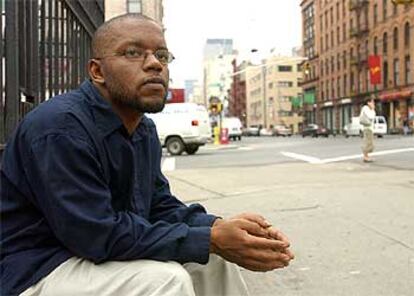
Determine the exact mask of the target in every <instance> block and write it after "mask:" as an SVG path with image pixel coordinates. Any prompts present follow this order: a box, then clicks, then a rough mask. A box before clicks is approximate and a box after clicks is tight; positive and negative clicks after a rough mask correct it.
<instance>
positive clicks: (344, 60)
mask: <svg viewBox="0 0 414 296" xmlns="http://www.w3.org/2000/svg"><path fill="white" fill-rule="evenodd" d="M342 59H343V63H344V70H345V69H346V50H344V55H343V57H342Z"/></svg>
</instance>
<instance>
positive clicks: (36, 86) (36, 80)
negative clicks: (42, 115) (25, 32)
mask: <svg viewBox="0 0 414 296" xmlns="http://www.w3.org/2000/svg"><path fill="white" fill-rule="evenodd" d="M38 15H39V2H38V1H31V24H33V25H32V28H33V29H32V39H31V41H32V46H31V52H32V53H33V54H32V56H33V58H32V65H33V70H32V72H31V74H32V77H31V81H32V83H33V95H34V103H35V104H36V105H37V104H39V103H40V99H39V90H40V67H39V65H40V61H39V16H38Z"/></svg>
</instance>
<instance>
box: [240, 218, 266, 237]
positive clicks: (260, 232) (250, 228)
mask: <svg viewBox="0 0 414 296" xmlns="http://www.w3.org/2000/svg"><path fill="white" fill-rule="evenodd" d="M238 223H239V226H240V228H241V229H243V230H245V231H247V232H248V233H249V234H251V235H256V236H260V237H266V236H267V235H268V234H267V230H266V229H264V228H263V227H261V226H260V225H259V224H257V223H256V222H252V221H249V220H246V219H239V220H238Z"/></svg>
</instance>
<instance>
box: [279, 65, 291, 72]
mask: <svg viewBox="0 0 414 296" xmlns="http://www.w3.org/2000/svg"><path fill="white" fill-rule="evenodd" d="M277 68H278V71H279V72H292V66H278V67H277Z"/></svg>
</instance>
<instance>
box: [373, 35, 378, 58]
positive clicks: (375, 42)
mask: <svg viewBox="0 0 414 296" xmlns="http://www.w3.org/2000/svg"><path fill="white" fill-rule="evenodd" d="M374 54H375V55H377V54H378V37H377V36H375V37H374Z"/></svg>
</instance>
